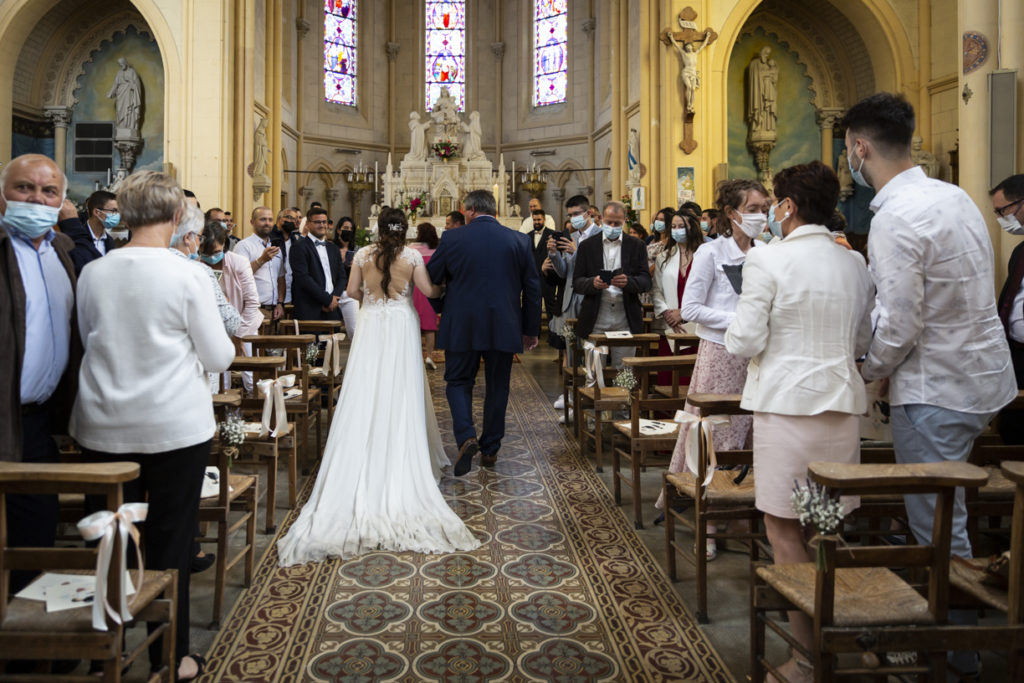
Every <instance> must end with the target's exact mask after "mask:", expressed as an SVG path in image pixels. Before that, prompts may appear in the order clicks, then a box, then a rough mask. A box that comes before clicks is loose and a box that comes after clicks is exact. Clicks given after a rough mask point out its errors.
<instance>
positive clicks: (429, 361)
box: [423, 356, 437, 370]
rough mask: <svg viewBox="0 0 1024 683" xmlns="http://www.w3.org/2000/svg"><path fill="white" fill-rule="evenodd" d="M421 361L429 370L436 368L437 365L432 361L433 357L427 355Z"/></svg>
mask: <svg viewBox="0 0 1024 683" xmlns="http://www.w3.org/2000/svg"><path fill="white" fill-rule="evenodd" d="M423 363H424V365H426V366H427V367H428V368H430V369H431V370H437V365H436V364H435V363H434V359H433V358H431V357H430V356H427V357H426V359H425V360H424V361H423Z"/></svg>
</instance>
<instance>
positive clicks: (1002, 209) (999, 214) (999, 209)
mask: <svg viewBox="0 0 1024 683" xmlns="http://www.w3.org/2000/svg"><path fill="white" fill-rule="evenodd" d="M1021 202H1024V197H1021V198H1020V199H1018V200H1017V201H1015V202H1010V203H1009V204H1005V205H1003V206H997V207H996V208H995V212H996V217H997V218H1002V217H1003V216H1005V215H1006V210H1007V209H1009V208H1010V207H1011V206H1017V205H1018V204H1020V203H1021Z"/></svg>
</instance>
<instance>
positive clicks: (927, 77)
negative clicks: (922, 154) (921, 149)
mask: <svg viewBox="0 0 1024 683" xmlns="http://www.w3.org/2000/svg"><path fill="white" fill-rule="evenodd" d="M917 65H918V66H917V82H918V84H919V90H918V95H917V111H916V112H915V114H917V134H918V135H920V136H921V138H922V139H923V140H924V143H925V144H926V145H927V146H928V149H934V148H935V143H934V142H933V141H932V94H931V93H930V92H928V84H929V83H931V81H932V0H917Z"/></svg>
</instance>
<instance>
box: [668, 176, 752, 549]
mask: <svg viewBox="0 0 1024 683" xmlns="http://www.w3.org/2000/svg"><path fill="white" fill-rule="evenodd" d="M715 205H716V206H717V207H718V210H719V211H720V212H721V216H720V217H719V224H718V232H719V234H721V235H722V237H721V238H720V239H717V240H714V241H713V242H705V243H704V244H702V245H701V246H700V248H699V249H697V252H696V253H695V254H694V256H693V263H692V264H691V266H690V275H689V277H687V279H686V291H685V292H683V299H682V307H681V310H680V314H681V316H682V318H683V320H687V321H692V322H695V323H697V336H698V337H700V344H699V345H698V347H697V363H696V364H695V365H694V368H693V374H692V375H691V377H690V391H691V392H700V393H711V394H738V393H740V392H741V391H743V383H744V382H746V380H747V359H746V358H739V357H737V356H734V355H732V354H731V353H729V352H728V351H726V349H725V330H726V328H727V327H729V323H731V322H732V319H733V317H734V316H735V314H736V303H737V302H738V301H739V298H740V295H739V293H738V292H737V291H736V288H735V287H733V284H732V282H731V281H730V279H729V274H728V273H727V272H726V271H728V270H733V271H738V270H739V269H740V268H742V266H743V262H744V261H745V260H746V258H747V252H749V251H750V249H751V248H752V247H754V246H757V245H761V246H764V244H763V243H762V242H761V241H760V240H757V241H755V240H754V238H755V237H757V236H758V235H760V234H761V233H762V232H764V229H765V225H766V224H767V222H768V217H767V216H766V215H765V211H766V210H767V209H768V191H767V190H766V189H764V185H762V184H761V183H759V182H757V181H756V180H744V179H736V180H726V181H723V182H722V183H720V184H719V185H718V192H717V195H716V197H715ZM685 409H686V411H687V412H690V413H693V414H696V413H697V411H696V409H695V408H693V407H692V406H690V404H689V403H687V404H686V408H685ZM750 423H751V418H750V416H747V415H734V416H733V417H732V419H731V420H730V421H729V425H728V426H720V427H716V428H715V429H714V432H713V437H712V438H713V439H714V446H715V448H716V449H721V450H739V449H742V448H746V446H747V442H748V440H749V437H750ZM688 433H689V426H688V425H683V426H682V427H681V428H680V430H679V438H678V440H677V441H676V447H675V450H674V451H673V452H672V462H671V464H670V465H669V471H670V472H682V471H683V470H684V468H685V466H686V444H687V443H688V441H689V440H688V439H687V438H686V437H687V434H688ZM661 505H662V501H661V499H660V498H659V499H658V503H657V506H658V507H659V508H660V507H661ZM714 531H716V528H715V527H714V526H711V525H708V532H714ZM706 552H707V558H708V559H709V560H713V559H714V558H715V557H716V556H717V555H718V548H717V543H716V542H715V540H714V539H710V538H709V539H708V540H707V548H706Z"/></svg>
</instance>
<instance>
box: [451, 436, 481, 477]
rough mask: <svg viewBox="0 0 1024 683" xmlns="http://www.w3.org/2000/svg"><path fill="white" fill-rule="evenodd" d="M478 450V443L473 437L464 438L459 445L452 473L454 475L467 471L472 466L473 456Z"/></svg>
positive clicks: (457, 475) (460, 474)
mask: <svg viewBox="0 0 1024 683" xmlns="http://www.w3.org/2000/svg"><path fill="white" fill-rule="evenodd" d="M479 452H480V445H479V444H478V443H477V442H476V439H475V438H470V439H466V440H465V441H463V442H462V445H461V446H459V459H458V461H457V462H456V463H455V468H454V474H455V476H456V477H461V476H462V475H464V474H466V472H469V470H470V469H472V467H473V456H474V455H476V454H477V453H479Z"/></svg>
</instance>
